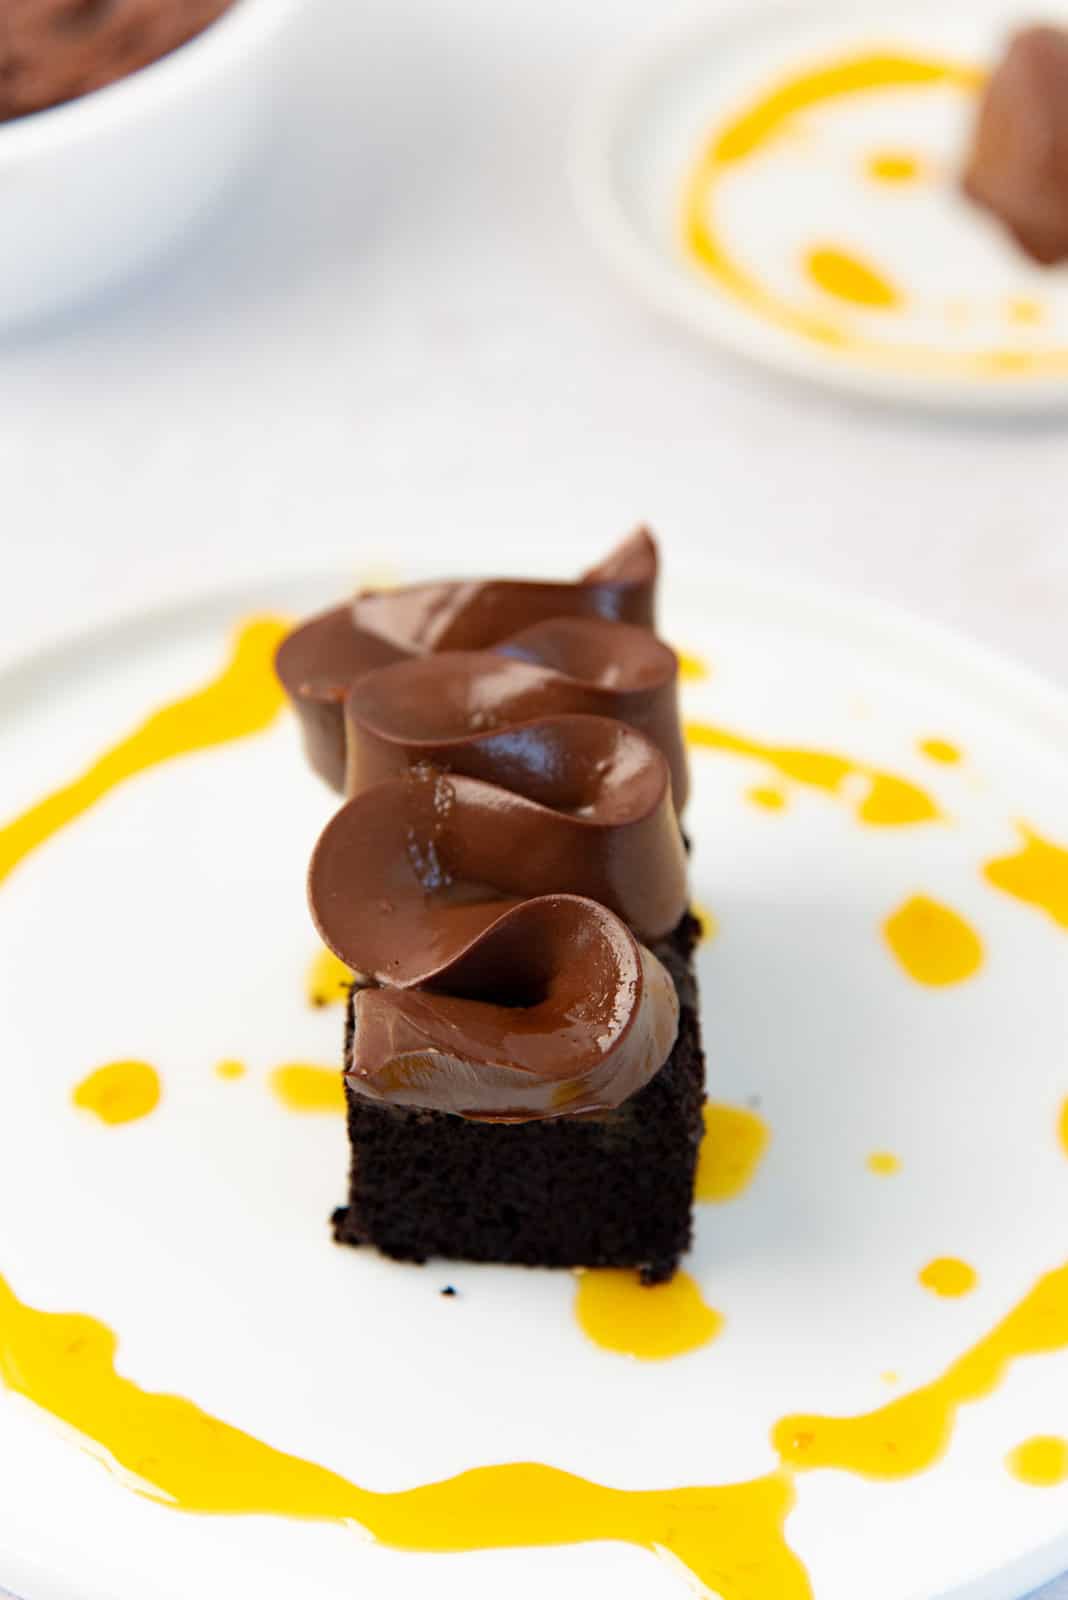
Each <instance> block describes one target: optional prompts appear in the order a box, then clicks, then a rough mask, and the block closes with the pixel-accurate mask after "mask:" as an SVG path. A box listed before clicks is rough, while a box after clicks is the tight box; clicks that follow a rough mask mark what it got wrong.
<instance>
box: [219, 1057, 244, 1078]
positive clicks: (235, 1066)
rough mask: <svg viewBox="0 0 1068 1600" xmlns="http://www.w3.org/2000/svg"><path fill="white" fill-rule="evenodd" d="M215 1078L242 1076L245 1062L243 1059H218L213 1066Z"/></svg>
mask: <svg viewBox="0 0 1068 1600" xmlns="http://www.w3.org/2000/svg"><path fill="white" fill-rule="evenodd" d="M215 1076H216V1077H217V1078H228V1079H234V1078H243V1077H244V1076H245V1063H244V1062H243V1061H219V1062H217V1063H216V1066H215Z"/></svg>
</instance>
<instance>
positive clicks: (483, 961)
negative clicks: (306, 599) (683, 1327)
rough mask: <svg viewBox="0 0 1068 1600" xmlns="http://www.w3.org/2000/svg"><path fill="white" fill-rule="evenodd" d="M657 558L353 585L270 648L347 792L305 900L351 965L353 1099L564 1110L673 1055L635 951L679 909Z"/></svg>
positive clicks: (650, 972)
mask: <svg viewBox="0 0 1068 1600" xmlns="http://www.w3.org/2000/svg"><path fill="white" fill-rule="evenodd" d="M656 565H657V560H656V549H655V546H654V544H653V542H652V540H651V539H650V538H649V536H648V535H647V534H644V533H642V534H638V535H636V536H635V537H634V538H633V539H631V540H629V541H628V542H627V543H626V544H625V545H623V546H622V547H621V548H620V549H619V550H618V551H617V552H616V553H615V554H614V555H613V556H611V557H610V558H609V559H608V560H607V561H606V562H604V563H603V564H602V565H601V566H599V567H597V568H594V569H593V570H592V571H591V572H589V573H587V574H586V575H585V576H584V577H583V578H581V579H580V580H579V581H578V582H577V583H572V584H542V583H530V584H527V583H515V582H504V581H492V582H486V583H449V584H438V585H420V586H416V587H413V588H408V589H400V590H395V591H389V592H385V593H376V594H373V595H371V594H366V595H360V596H357V598H356V599H355V600H354V601H353V602H352V604H351V605H350V606H347V607H344V608H339V609H338V610H335V611H331V612H328V613H326V614H325V615H324V616H322V617H318V618H315V619H313V620H312V621H311V622H310V623H308V624H305V625H304V627H302V628H300V629H298V630H297V632H296V633H294V634H292V635H290V637H289V638H288V639H287V640H286V641H285V643H284V644H283V646H282V648H281V650H280V652H279V657H278V669H279V673H280V675H281V677H282V680H283V682H284V683H285V685H286V687H287V689H288V691H289V693H290V694H291V695H292V697H293V699H294V703H295V705H296V706H297V709H298V711H299V713H300V714H301V718H302V722H303V727H304V734H305V740H306V745H307V748H308V753H309V756H310V758H311V760H312V763H313V765H314V766H315V767H316V768H317V770H318V771H320V772H321V773H322V774H323V776H325V777H327V778H328V780H329V781H331V782H333V783H338V782H341V783H342V784H343V787H344V791H345V793H346V795H347V796H348V797H349V798H348V799H347V801H346V803H345V804H344V805H342V807H341V809H340V810H339V811H338V812H337V813H336V815H335V816H334V818H333V820H332V821H331V822H330V823H329V825H328V826H327V828H326V830H325V831H324V833H323V835H322V837H321V838H320V840H319V843H318V845H317V847H316V850H315V854H314V856H313V859H312V864H311V870H310V876H309V887H310V899H311V906H312V913H313V915H314V918H315V921H316V923H317V925H318V927H319V930H320V932H321V933H322V936H323V938H324V939H325V941H326V943H327V944H328V945H329V946H330V948H331V949H332V950H334V951H335V952H336V954H337V955H338V956H340V957H341V959H342V960H343V961H344V962H346V964H347V965H348V966H349V967H351V968H352V969H353V970H354V971H355V972H358V973H359V974H360V975H361V976H360V987H359V988H358V991H357V993H356V994H355V997H354V1004H353V1026H354V1029H355V1032H354V1049H353V1053H352V1058H351V1061H350V1071H349V1073H348V1079H349V1083H350V1086H351V1088H352V1089H353V1090H354V1091H355V1092H356V1093H358V1094H360V1095H363V1096H365V1097H367V1098H368V1099H370V1100H374V1101H379V1102H385V1103H388V1104H392V1105H395V1106H399V1107H406V1108H421V1109H426V1110H436V1111H449V1112H453V1113H456V1114H459V1115H460V1116H463V1117H467V1118H471V1119H475V1120H487V1121H501V1122H522V1121H531V1120H538V1119H545V1118H551V1117H560V1116H572V1117H574V1116H583V1115H591V1114H596V1113H600V1112H604V1111H606V1110H609V1109H611V1108H612V1107H615V1106H618V1105H620V1104H621V1103H622V1102H623V1101H624V1100H626V1099H628V1098H629V1097H630V1096H631V1095H633V1094H634V1093H636V1091H637V1090H639V1089H640V1088H641V1087H642V1086H643V1085H644V1084H646V1083H648V1082H649V1080H650V1079H651V1078H653V1077H654V1076H655V1075H656V1073H657V1072H658V1071H659V1069H660V1067H661V1066H662V1065H663V1063H664V1062H665V1060H666V1059H667V1057H668V1055H669V1053H670V1051H671V1048H672V1045H673V1043H674V1040H675V1036H676V1031H677V1026H678V1000H677V996H676V992H675V987H674V985H673V983H672V981H671V979H670V977H669V975H668V973H667V972H666V970H665V969H664V967H663V966H662V965H661V963H660V961H659V960H658V959H657V958H656V957H655V956H654V955H653V954H652V952H651V950H650V949H649V948H648V945H649V944H651V943H654V942H655V941H657V940H659V939H662V938H664V937H665V936H666V935H667V934H669V933H670V932H671V930H672V929H673V928H674V927H675V926H676V925H677V924H678V922H679V920H680V918H681V917H682V916H683V914H684V912H685V909H686V901H687V890H686V854H685V847H684V844H683V840H682V835H681V833H680V830H679V824H678V810H679V809H680V808H681V805H682V803H683V801H684V800H685V794H686V769H685V757H684V753H683V745H682V739H681V734H680V729H679V721H678V711H677V663H676V659H675V656H674V654H673V652H672V651H671V650H669V649H668V648H667V646H666V645H664V644H662V643H660V641H659V640H657V639H656V638H655V636H654V635H653V633H652V631H651V625H652V620H653V604H654V588H655V581H656ZM623 619H630V620H623Z"/></svg>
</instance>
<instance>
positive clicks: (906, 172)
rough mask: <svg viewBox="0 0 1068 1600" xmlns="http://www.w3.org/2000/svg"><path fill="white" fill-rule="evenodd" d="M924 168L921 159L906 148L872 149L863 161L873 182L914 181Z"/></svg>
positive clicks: (924, 165)
mask: <svg viewBox="0 0 1068 1600" xmlns="http://www.w3.org/2000/svg"><path fill="white" fill-rule="evenodd" d="M926 170H927V168H926V163H925V162H924V161H923V159H922V158H921V157H920V156H917V155H913V154H912V153H911V152H910V151H908V150H873V151H872V153H871V154H870V155H869V156H868V157H867V159H866V160H865V162H864V171H865V172H866V173H867V175H868V177H869V178H870V179H871V180H872V182H873V183H915V182H916V181H917V179H919V178H921V177H923V176H924V175H925V173H926Z"/></svg>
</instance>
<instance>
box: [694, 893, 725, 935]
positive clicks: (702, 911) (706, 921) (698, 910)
mask: <svg viewBox="0 0 1068 1600" xmlns="http://www.w3.org/2000/svg"><path fill="white" fill-rule="evenodd" d="M690 910H691V911H692V912H693V914H694V916H695V917H696V918H697V920H698V922H699V923H700V925H701V934H700V938H699V940H698V942H699V943H700V944H707V943H708V941H709V940H710V939H714V938H715V937H716V934H717V933H718V932H719V923H718V922H717V921H716V918H715V916H714V915H713V913H712V912H711V911H709V909H708V907H707V906H703V905H701V904H700V902H699V901H697V900H693V901H691V902H690Z"/></svg>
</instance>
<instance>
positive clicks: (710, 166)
mask: <svg viewBox="0 0 1068 1600" xmlns="http://www.w3.org/2000/svg"><path fill="white" fill-rule="evenodd" d="M984 76H985V75H984V73H983V72H982V71H981V69H980V68H978V67H975V66H971V65H969V64H967V63H964V62H958V61H949V60H941V59H937V58H933V57H932V58H925V57H921V56H911V55H899V54H889V53H884V52H880V51H872V52H864V53H862V54H858V55H855V56H847V57H844V58H842V59H840V60H837V61H831V62H828V63H826V64H824V65H822V66H816V67H814V68H809V69H803V70H801V71H799V72H797V73H796V74H795V75H794V76H793V77H790V78H787V79H785V80H784V81H781V82H779V83H777V84H775V85H773V86H772V87H771V88H770V89H768V90H767V91H765V92H764V93H763V94H760V95H758V97H757V98H756V99H755V100H754V101H753V102H752V103H751V104H750V105H747V106H745V107H744V108H743V109H742V110H741V111H740V112H738V113H737V114H736V115H735V116H734V117H733V118H731V120H730V121H729V122H727V123H726V124H725V126H723V127H722V128H721V129H719V130H718V131H717V132H716V133H714V134H713V135H712V137H711V138H710V139H708V141H707V142H706V144H705V146H704V148H703V149H702V150H701V152H700V154H699V156H698V158H697V160H696V161H695V163H694V165H693V168H692V170H691V173H690V175H689V177H688V180H687V182H686V185H685V189H684V193H683V201H682V218H681V226H682V244H683V248H684V249H685V251H686V253H687V254H688V255H689V256H690V258H691V259H692V261H693V262H694V263H695V264H696V266H697V267H698V268H699V269H700V270H701V271H702V272H703V273H705V274H706V275H707V276H708V277H709V278H711V279H712V280H713V281H714V283H715V284H716V286H717V288H719V289H720V290H721V291H723V292H725V293H726V294H727V295H728V296H730V297H731V298H732V299H733V300H735V301H737V302H738V304H739V305H741V306H742V307H744V308H745V310H747V311H749V312H751V313H753V314H754V315H755V316H757V317H759V318H760V319H761V320H763V321H764V322H767V323H770V324H772V325H773V326H775V327H777V328H781V329H783V330H784V331H786V332H788V333H792V334H795V335H798V336H799V337H801V338H802V339H805V340H808V341H810V342H812V343H815V344H818V345H821V346H823V347H824V348H825V349H828V350H831V351H833V352H835V353H837V354H839V355H842V356H846V357H850V358H853V359H859V360H861V361H864V362H866V363H868V364H872V365H876V366H881V367H884V368H892V369H897V370H905V371H913V372H921V373H929V374H935V375H945V376H965V377H973V378H982V379H998V378H1002V377H1018V376H1037V375H1053V374H1057V373H1064V372H1065V371H1068V349H1064V348H1059V347H1055V346H1051V347H1049V348H1028V347H1026V346H1021V347H1019V348H1002V347H998V346H995V347H990V348H979V349H974V350H959V349H953V348H952V347H949V346H947V347H945V348H940V347H938V346H935V345H923V344H912V343H906V342H904V341H892V340H890V339H884V340H879V339H876V338H873V337H871V336H869V335H868V334H867V333H866V332H861V331H860V330H859V329H857V328H856V327H855V326H853V321H855V318H854V319H852V320H850V319H849V318H844V317H839V318H836V317H835V315H834V307H830V308H828V310H827V311H826V312H824V311H822V310H820V311H812V310H810V309H809V308H808V307H807V306H805V305H804V304H803V303H800V301H798V302H797V303H795V302H793V301H791V300H790V299H789V298H788V297H787V296H785V295H783V294H781V293H780V292H779V291H778V290H777V289H776V288H775V287H774V285H773V284H772V283H771V282H770V281H764V280H762V279H761V277H760V276H758V275H757V274H756V273H755V272H754V271H753V270H752V269H751V268H750V267H749V266H748V265H747V264H746V262H745V260H744V259H743V257H742V256H741V255H740V254H735V251H734V248H733V245H732V242H731V240H730V239H729V237H728V235H727V232H726V230H725V228H724V227H723V225H722V223H721V220H720V218H719V216H718V214H717V213H718V209H719V201H720V199H721V188H722V186H723V184H724V182H725V181H726V180H728V179H730V178H731V177H732V176H734V175H736V174H737V173H738V172H739V170H740V169H742V168H744V165H745V163H747V162H752V161H758V160H759V159H760V158H761V157H763V156H764V155H766V153H767V152H768V151H769V150H770V149H773V148H774V147H775V145H776V144H778V143H780V142H781V141H782V140H783V139H784V138H785V137H786V136H787V135H788V133H789V132H790V129H791V126H792V124H793V123H794V119H796V118H797V117H798V116H799V115H800V114H802V113H804V112H806V111H810V110H812V109H814V108H820V107H824V106H827V105H833V104H834V103H836V102H838V101H841V100H842V99H848V98H850V97H852V96H856V95H870V94H873V93H876V94H877V93H880V92H881V91H883V90H901V89H916V90H926V89H935V90H947V89H948V90H951V91H954V92H956V93H963V94H967V95H973V94H974V93H975V92H976V91H977V90H978V89H980V88H981V86H982V84H983V82H984Z"/></svg>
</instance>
